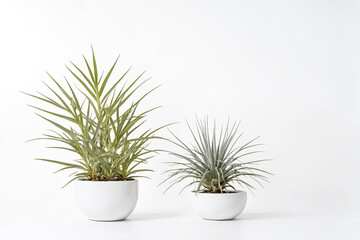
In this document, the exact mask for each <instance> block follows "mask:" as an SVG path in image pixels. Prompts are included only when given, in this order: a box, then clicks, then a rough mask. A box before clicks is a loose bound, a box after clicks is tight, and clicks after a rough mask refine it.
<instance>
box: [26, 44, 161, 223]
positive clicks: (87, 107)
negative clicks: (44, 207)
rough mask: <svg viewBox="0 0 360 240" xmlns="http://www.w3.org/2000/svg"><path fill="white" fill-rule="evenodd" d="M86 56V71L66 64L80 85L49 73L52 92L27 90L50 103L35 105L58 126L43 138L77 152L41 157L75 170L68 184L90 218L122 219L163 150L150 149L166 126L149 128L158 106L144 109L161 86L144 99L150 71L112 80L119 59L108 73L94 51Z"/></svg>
mask: <svg viewBox="0 0 360 240" xmlns="http://www.w3.org/2000/svg"><path fill="white" fill-rule="evenodd" d="M83 58H84V63H85V66H86V67H85V70H83V69H81V68H80V67H78V66H77V65H75V64H74V63H71V67H66V68H67V70H68V71H69V73H70V75H71V76H72V77H73V78H74V80H75V84H71V83H70V82H69V81H68V80H67V79H66V77H65V80H64V81H63V82H60V81H58V80H55V78H53V77H52V76H51V75H50V74H48V75H49V76H50V79H51V81H52V84H53V86H50V85H49V84H47V83H45V85H46V87H47V89H48V90H49V92H50V93H51V94H42V93H37V94H30V93H25V94H27V95H29V96H31V97H33V98H35V99H36V100H39V101H40V103H44V104H46V106H45V107H44V106H41V105H36V106H34V105H30V106H31V107H33V108H35V109H36V110H37V112H38V113H37V115H38V116H40V117H41V118H42V119H44V120H46V121H47V122H49V123H50V124H51V125H52V126H53V127H54V129H52V130H50V132H48V133H46V134H44V135H43V137H40V138H37V139H45V140H49V141H52V142H55V143H57V145H55V146H51V147H50V148H54V149H57V150H61V151H70V152H72V153H75V154H76V155H77V158H76V159H74V160H54V159H47V158H38V159H37V160H41V161H46V162H50V163H55V164H58V165H60V166H61V168H60V169H59V170H58V171H57V172H60V171H64V170H71V171H72V173H71V175H70V176H71V179H70V180H69V181H68V183H67V184H69V183H70V182H73V181H75V195H76V199H77V202H78V205H79V207H80V209H81V210H82V211H83V213H84V214H85V215H86V216H87V217H88V218H89V219H91V220H98V221H115V220H122V219H125V218H126V217H127V216H128V215H129V214H130V213H131V212H132V211H133V210H134V208H135V205H136V203H137V197H138V180H136V178H137V177H142V175H141V173H143V172H145V171H152V170H150V169H147V168H142V167H141V166H142V165H143V164H144V163H146V162H147V160H149V159H150V158H152V157H153V154H154V153H156V152H157V151H158V150H154V149H150V148H149V143H150V141H151V140H152V139H156V138H160V137H158V136H157V135H156V134H157V132H158V131H159V129H161V128H162V127H160V128H156V129H155V130H151V129H147V128H146V129H144V123H145V122H146V116H147V114H148V113H149V112H151V111H153V110H154V109H156V108H151V109H148V110H145V111H139V110H138V109H139V108H138V107H139V105H140V104H141V103H142V102H143V100H144V98H145V97H146V96H147V95H148V94H149V93H151V92H152V91H154V90H155V89H156V88H157V87H155V88H153V89H151V90H150V91H145V93H143V94H140V97H139V88H140V87H141V86H143V84H144V83H145V82H146V81H147V79H146V80H142V77H143V74H144V73H142V74H140V76H138V77H137V78H136V79H135V80H133V81H130V82H129V83H128V84H127V83H125V77H127V75H128V72H129V70H130V68H129V69H128V70H127V71H126V72H125V73H123V74H122V75H121V76H120V77H119V78H117V80H115V81H114V82H113V83H111V84H110V82H111V81H110V77H111V75H112V72H113V70H114V68H115V66H116V64H117V62H118V59H119V57H118V58H117V59H116V60H115V62H114V64H113V65H112V66H111V67H110V69H109V70H108V71H107V72H106V74H104V72H102V73H101V72H100V71H99V70H98V66H97V62H96V58H95V54H94V51H93V49H92V61H91V60H90V61H88V60H87V59H86V58H85V56H83ZM135 95H137V96H138V97H135ZM163 127H164V126H163ZM67 184H65V186H66V185H67Z"/></svg>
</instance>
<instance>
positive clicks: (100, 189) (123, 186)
mask: <svg viewBox="0 0 360 240" xmlns="http://www.w3.org/2000/svg"><path fill="white" fill-rule="evenodd" d="M75 196H76V201H77V203H78V205H79V207H80V209H81V211H82V212H83V213H84V214H85V215H86V216H87V218H88V219H90V220H95V221H119V220H123V219H125V218H126V217H127V216H129V215H130V214H131V213H132V211H133V210H134V209H135V206H136V203H137V199H138V181H137V180H130V181H84V180H78V181H76V183H75Z"/></svg>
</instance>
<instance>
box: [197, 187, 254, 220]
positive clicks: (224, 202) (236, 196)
mask: <svg viewBox="0 0 360 240" xmlns="http://www.w3.org/2000/svg"><path fill="white" fill-rule="evenodd" d="M193 194H194V195H193V197H192V198H193V201H192V205H193V207H194V209H195V211H196V212H197V213H198V214H199V215H200V217H202V218H204V219H207V220H230V219H233V218H236V217H237V216H239V215H240V213H241V212H242V211H243V210H244V208H245V205H246V200H247V194H246V192H244V191H237V192H232V193H201V192H200V193H196V192H194V193H193Z"/></svg>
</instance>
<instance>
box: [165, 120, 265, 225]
mask: <svg viewBox="0 0 360 240" xmlns="http://www.w3.org/2000/svg"><path fill="white" fill-rule="evenodd" d="M187 125H188V128H189V130H190V133H191V135H192V137H193V142H192V143H190V144H186V143H185V142H184V141H183V140H180V138H178V137H177V136H176V135H175V134H174V133H172V132H171V133H172V135H173V137H174V138H175V139H174V141H173V140H169V141H171V142H172V143H174V144H175V145H176V146H177V147H179V149H180V150H181V151H180V152H174V151H169V153H170V154H171V155H173V156H175V157H177V158H179V159H180V160H181V161H172V162H170V165H171V168H170V169H169V170H167V171H166V173H168V174H169V175H168V177H167V178H166V179H165V180H164V182H166V181H169V182H170V185H169V187H168V188H167V189H166V191H167V190H168V189H169V188H171V187H172V186H173V185H175V184H177V183H179V182H182V181H186V180H189V181H188V182H187V184H186V185H185V186H184V187H183V189H182V190H181V191H180V192H182V191H183V190H184V189H185V188H187V187H191V186H194V191H193V193H194V194H193V199H192V200H193V201H192V203H193V207H194V208H195V211H196V212H197V213H198V214H199V215H200V216H201V217H202V218H204V219H208V220H229V219H233V218H235V217H237V216H238V215H239V214H240V213H241V212H242V211H243V209H244V208H245V205H246V201H247V193H246V191H244V190H238V188H236V184H237V185H239V186H240V187H243V188H247V189H249V190H250V191H251V189H254V185H253V183H251V180H253V181H254V182H255V183H258V184H260V185H261V183H260V181H262V180H265V181H267V176H268V175H269V174H270V173H269V172H267V171H264V170H262V169H260V168H258V167H256V165H257V164H259V163H261V162H264V161H267V160H268V159H252V160H245V159H246V157H249V156H250V155H254V154H256V153H258V152H260V151H257V150H255V148H256V147H258V146H259V145H261V144H257V143H255V142H256V140H257V139H258V138H254V139H252V140H251V141H248V142H245V143H244V144H238V141H239V139H240V137H241V136H242V134H239V135H238V134H237V131H238V128H239V124H237V123H234V124H230V123H229V121H228V122H227V124H226V125H225V126H222V127H221V130H220V131H218V130H217V129H216V124H215V122H214V124H213V125H212V126H209V123H208V120H207V119H204V120H202V121H200V120H198V119H197V121H196V128H195V130H194V129H193V128H191V126H190V125H189V123H187Z"/></svg>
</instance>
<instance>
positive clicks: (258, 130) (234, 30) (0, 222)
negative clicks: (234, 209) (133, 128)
mask: <svg viewBox="0 0 360 240" xmlns="http://www.w3.org/2000/svg"><path fill="white" fill-rule="evenodd" d="M359 12H360V4H359V2H357V1H340V0H338V1H335V0H334V1H285V0H284V1H275V0H274V1H134V0H132V1H89V0H87V1H85V0H84V1H74V0H73V1H48V0H44V1H25V0H24V1H3V0H0V70H1V74H0V81H1V85H0V104H1V105H0V106H1V108H0V109H1V111H0V113H1V118H0V123H1V137H0V148H1V151H0V152H1V164H0V194H1V196H0V235H1V236H0V238H1V239H21V238H23V237H28V238H29V239H33V238H35V237H36V238H38V239H50V238H53V239H64V238H67V239H71V238H74V237H75V236H74V235H76V236H78V238H80V239H84V238H87V239H95V238H96V239H99V238H105V237H108V238H110V239H112V238H114V239H119V238H122V239H126V238H130V239H145V238H149V239H152V238H158V239H161V238H164V239H169V238H174V239H184V238H189V239H194V238H195V237H197V238H199V237H207V238H208V239H212V238H214V239H218V238H220V237H224V236H227V237H233V238H234V239H235V238H239V237H246V238H247V239H257V238H263V237H266V238H269V239H296V238H298V239H311V238H313V239H321V238H325V237H326V238H327V239H329V238H331V237H333V238H334V239H340V238H341V239H358V237H359V235H360V231H359V229H358V228H356V226H357V225H359V224H360V221H359V210H360V207H359V202H360V189H359V182H360V174H359V169H360V164H359V157H360V156H359V155H360V154H359V150H358V149H359V140H360V128H359V122H360V121H359V116H360V107H359V102H360V81H359V74H360V70H359V69H360V68H359V64H360V57H359V56H360V55H359V54H360V48H359V42H360V16H359ZM90 44H92V45H93V46H94V48H95V51H96V54H97V57H98V61H99V65H100V68H103V69H108V67H109V66H110V64H111V62H112V61H113V60H114V59H115V58H116V56H117V55H118V54H119V53H120V54H121V58H120V66H121V67H120V71H118V73H120V72H121V71H123V70H124V69H126V68H127V67H129V66H133V68H132V74H133V75H131V76H135V75H136V74H139V73H141V72H142V71H143V70H147V73H146V75H147V76H148V77H149V76H152V77H153V78H152V80H151V81H150V83H149V84H148V85H147V87H148V88H150V87H152V86H156V85H157V84H161V85H162V87H161V88H160V89H159V90H158V91H157V92H155V93H154V94H153V95H152V96H151V97H149V98H148V101H147V102H146V104H147V105H148V106H156V105H163V108H162V109H160V110H158V111H156V112H154V113H153V114H152V115H150V116H149V122H148V124H149V126H152V125H157V124H165V123H169V122H180V123H179V124H177V125H175V126H173V127H172V129H173V130H174V132H175V133H177V134H179V136H181V137H183V138H186V139H189V140H190V138H189V137H190V136H189V134H188V133H186V131H185V130H186V127H185V124H184V123H185V120H186V119H187V120H189V121H190V122H193V121H194V119H195V114H196V115H198V116H200V117H202V116H205V115H208V116H209V118H210V119H214V118H216V119H218V120H219V121H224V120H226V119H227V117H230V119H232V120H237V121H240V120H241V121H242V125H241V130H242V131H245V137H244V141H245V140H249V139H251V138H252V137H255V136H258V135H261V136H262V137H261V140H260V141H261V142H263V143H265V144H266V145H265V146H264V147H263V150H264V151H265V153H264V156H266V157H268V158H273V159H274V161H273V162H271V163H268V164H266V165H264V166H263V167H264V168H266V169H267V170H269V171H271V172H273V173H274V174H275V176H273V177H272V178H271V179H270V183H269V184H265V188H264V189H262V188H259V189H258V190H257V191H256V192H255V194H254V195H255V196H252V195H249V199H248V205H247V207H246V209H245V211H244V213H243V214H242V216H240V217H239V219H238V220H236V221H232V222H209V221H204V220H201V219H199V218H198V217H197V216H196V215H195V214H194V213H193V212H192V210H191V206H190V204H189V201H188V195H189V193H188V192H186V191H185V192H184V193H183V194H181V195H180V196H178V191H179V189H180V186H179V187H175V188H174V189H172V190H170V191H169V192H167V193H166V194H165V195H162V192H163V191H164V189H165V187H166V185H164V186H162V187H157V185H158V184H159V183H160V182H161V180H162V179H163V178H164V176H162V175H160V173H161V172H162V171H163V170H164V169H166V166H164V164H163V162H164V161H168V160H174V159H171V157H170V156H167V155H166V154H161V155H159V156H157V157H156V158H154V159H153V161H152V162H151V163H149V165H148V167H149V168H152V169H154V170H155V172H154V173H152V174H150V175H149V176H150V177H151V178H152V179H151V180H146V179H145V180H141V183H140V198H139V202H138V205H137V208H136V210H135V211H134V213H133V215H132V216H131V217H129V220H127V221H125V222H117V223H94V222H90V221H88V220H87V219H85V217H84V216H83V215H82V214H81V213H80V211H79V210H78V209H77V206H76V204H75V201H74V198H73V191H72V186H71V185H70V186H68V187H66V188H64V189H61V186H62V185H63V184H64V183H65V182H66V181H67V174H56V175H53V174H52V172H54V171H55V170H56V169H57V166H54V165H51V164H47V163H43V162H38V161H34V160H33V159H34V158H35V157H44V156H49V155H51V154H54V153H53V152H51V151H49V150H46V149H45V146H47V144H46V143H41V142H32V143H25V141H26V140H28V139H30V138H34V137H38V136H40V134H41V133H43V132H44V131H45V129H47V128H48V127H49V125H48V124H47V123H45V122H44V121H41V120H39V118H37V117H36V116H35V115H34V114H33V110H32V109H30V108H29V107H27V106H26V104H30V103H34V101H33V100H31V99H29V98H28V97H26V96H24V95H22V94H21V93H20V92H19V91H20V90H22V91H28V92H35V91H37V90H44V87H43V85H42V83H41V81H48V80H49V79H48V77H47V76H46V73H45V71H48V72H50V73H51V74H52V75H54V76H55V77H56V78H57V79H60V80H62V76H63V75H66V76H68V77H69V74H68V73H67V72H66V69H65V67H64V64H68V63H69V61H73V62H75V63H78V64H80V65H82V62H81V54H85V55H87V56H89V54H90V49H91V48H90ZM82 66H83V65H82ZM164 134H165V135H166V134H167V132H166V131H165V132H164ZM156 144H159V145H158V146H161V143H154V146H156ZM56 156H57V157H58V158H59V159H63V158H66V157H67V156H66V155H65V154H64V153H62V152H56Z"/></svg>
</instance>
